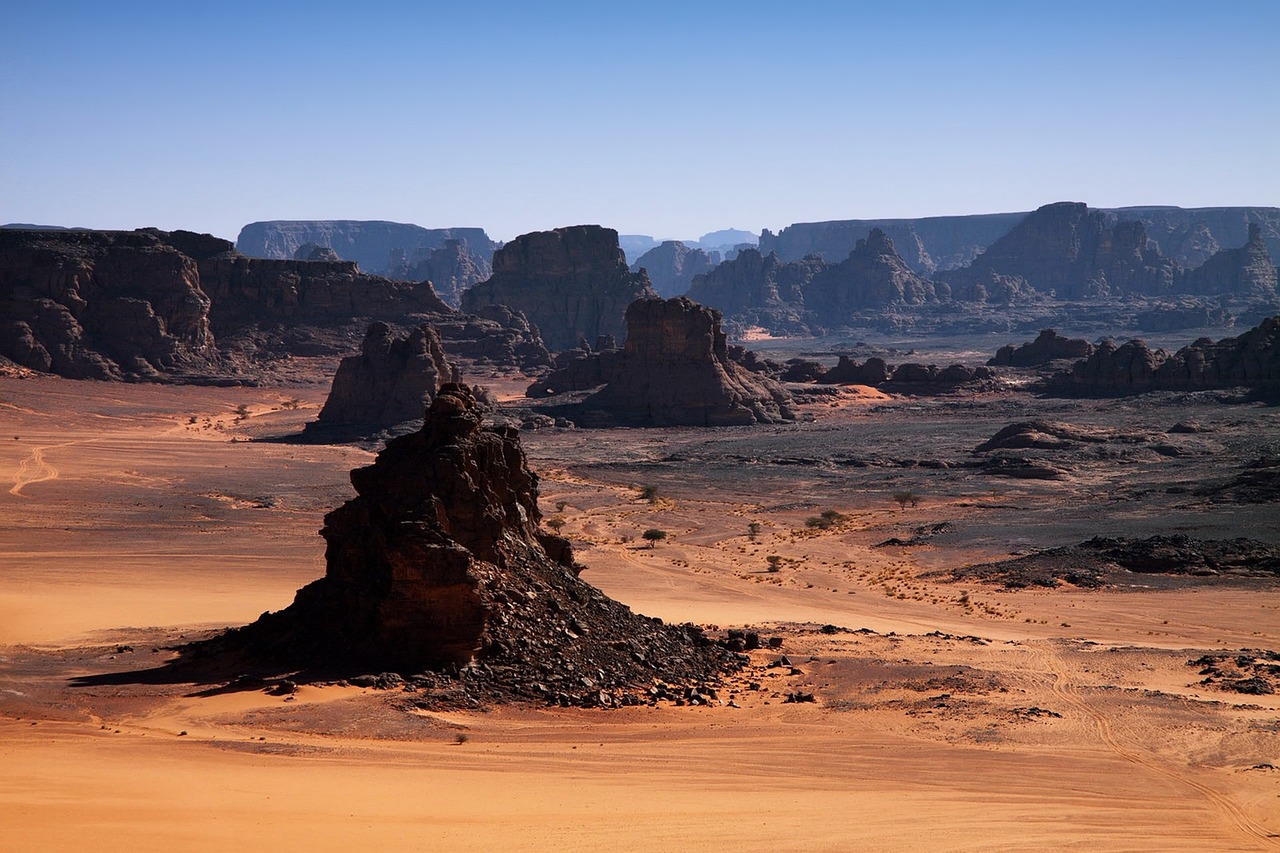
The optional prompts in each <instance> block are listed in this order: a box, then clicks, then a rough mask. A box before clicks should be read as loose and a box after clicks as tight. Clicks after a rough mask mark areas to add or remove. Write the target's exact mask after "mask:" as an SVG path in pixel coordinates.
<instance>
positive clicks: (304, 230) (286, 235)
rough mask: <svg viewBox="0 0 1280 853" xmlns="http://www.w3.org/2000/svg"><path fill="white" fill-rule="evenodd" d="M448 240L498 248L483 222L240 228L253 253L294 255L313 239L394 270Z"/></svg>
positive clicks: (377, 269)
mask: <svg viewBox="0 0 1280 853" xmlns="http://www.w3.org/2000/svg"><path fill="white" fill-rule="evenodd" d="M447 240H465V241H466V242H467V245H468V246H469V247H470V249H471V251H472V252H473V253H474V254H475V255H476V256H478V257H480V258H483V259H484V260H485V261H488V259H489V257H490V256H491V255H492V254H493V250H494V249H496V248H497V244H495V243H494V242H493V241H492V240H490V239H489V235H487V234H485V233H484V229H483V228H422V227H420V226H418V225H410V224H407V223H402V222H380V221H364V220H352V219H334V220H297V221H283V220H282V221H272V222H252V223H250V224H248V225H246V226H244V228H242V229H240V236H239V237H238V238H237V240H236V248H237V249H238V250H239V251H240V252H241V254H244V255H248V256H249V257H251V258H275V259H288V258H295V257H297V254H296V253H297V251H298V249H299V248H300V247H302V246H304V245H306V244H308V243H310V244H314V245H316V246H323V247H327V248H329V249H332V250H333V251H334V252H335V253H336V254H337V256H338V257H339V258H342V259H343V260H347V261H355V262H356V263H357V264H359V265H360V269H362V270H364V271H365V272H367V273H370V274H373V275H391V274H392V273H393V266H394V265H395V264H396V263H397V261H400V262H403V260H404V259H405V258H412V257H414V255H415V253H424V252H430V251H431V250H432V249H436V248H440V247H442V246H444V245H445V242H446V241H447ZM301 260H309V259H307V258H303V259H301Z"/></svg>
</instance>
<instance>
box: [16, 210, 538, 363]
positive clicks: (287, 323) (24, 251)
mask: <svg viewBox="0 0 1280 853" xmlns="http://www.w3.org/2000/svg"><path fill="white" fill-rule="evenodd" d="M0 305H2V306H3V309H4V310H3V317H4V318H5V319H4V321H3V325H0V356H3V357H5V358H8V359H10V360H12V361H14V362H16V363H18V364H20V365H22V366H24V367H29V368H31V369H34V370H38V371H42V372H51V373H57V374H59V375H62V376H67V377H71V378H92V379H122V378H123V379H170V380H174V379H176V380H179V381H205V380H207V379H210V378H213V377H214V376H215V375H216V376H219V377H222V378H224V379H225V378H228V377H229V376H232V375H234V376H239V377H241V379H247V378H252V377H253V376H254V375H255V374H256V373H257V372H259V371H260V370H262V369H269V368H270V366H271V364H273V363H274V362H275V361H277V360H279V359H283V358H287V357H289V356H292V355H329V354H334V353H337V352H341V351H342V350H343V349H345V348H346V347H347V346H349V343H348V341H349V340H350V336H351V334H360V332H358V331H355V330H356V329H359V330H361V331H362V330H363V329H364V328H365V327H366V326H367V324H368V323H369V321H371V320H380V321H383V322H387V323H392V324H401V325H417V323H419V322H422V320H423V319H427V320H429V321H430V322H431V324H432V325H433V326H434V327H435V328H436V330H437V331H438V332H439V333H440V335H441V337H442V338H443V339H444V340H445V348H446V350H449V351H450V352H451V353H453V355H454V356H455V357H464V358H474V359H484V360H489V361H493V362H495V363H497V362H500V363H504V364H508V365H511V366H517V365H518V366H521V367H524V368H526V369H534V368H536V367H538V366H541V365H545V364H548V363H549V361H550V357H549V355H548V354H547V352H546V349H545V347H543V346H542V343H541V341H540V340H539V339H538V338H537V335H536V333H534V331H533V330H532V329H531V328H530V327H529V325H528V323H527V322H525V321H524V320H523V319H522V318H520V317H519V316H518V315H513V314H511V313H510V312H502V311H496V312H491V313H493V315H494V316H492V317H487V318H481V317H475V316H467V315H463V314H459V313H458V312H457V311H455V310H453V309H451V308H450V307H449V306H448V305H446V304H445V303H444V302H443V301H441V300H440V298H439V297H438V296H437V295H436V294H435V291H434V290H433V289H432V288H431V285H430V284H429V283H428V282H418V283H412V282H403V281H393V280H390V279H387V278H382V277H379V276H369V275H364V274H363V273H361V272H360V271H359V270H358V269H357V267H356V264H354V263H351V262H349V261H326V260H263V259H257V258H247V257H245V256H244V255H241V254H240V253H238V252H237V251H236V250H235V249H234V248H233V247H232V245H231V244H230V243H229V242H227V241H226V240H220V239H218V238H216V237H211V236H209V235H207V234H195V233H192V232H189V231H174V232H163V231H156V230H154V229H144V230H140V231H132V232H119V231H16V230H6V231H0ZM414 318H418V319H417V320H415V319H414Z"/></svg>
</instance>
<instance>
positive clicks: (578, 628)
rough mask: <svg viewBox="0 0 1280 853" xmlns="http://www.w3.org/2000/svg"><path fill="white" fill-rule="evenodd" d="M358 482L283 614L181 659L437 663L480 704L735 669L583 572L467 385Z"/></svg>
mask: <svg viewBox="0 0 1280 853" xmlns="http://www.w3.org/2000/svg"><path fill="white" fill-rule="evenodd" d="M351 482H352V485H354V486H355V489H356V492H357V497H355V498H353V499H352V500H350V501H348V502H347V503H346V504H344V505H343V506H342V507H340V508H338V509H336V510H334V511H333V512H331V513H329V514H328V515H327V516H326V517H325V526H324V529H323V530H322V531H321V533H322V535H323V536H324V538H325V541H326V543H327V548H326V551H325V561H326V571H325V576H324V577H323V578H321V579H319V580H317V581H315V582H313V583H311V584H309V585H307V586H306V587H304V588H302V589H301V590H299V591H298V594H297V597H296V598H295V599H294V602H293V604H291V605H290V606H289V607H287V608H286V609H284V610H282V611H279V612H276V613H267V614H264V615H263V616H262V617H261V618H260V619H258V621H256V622H254V623H253V624H251V625H248V626H246V627H244V628H240V629H233V630H231V631H229V632H227V633H225V634H223V635H222V636H220V637H218V638H215V639H214V640H211V641H207V642H205V643H202V644H198V645H196V646H192V647H188V648H187V649H186V650H185V653H184V662H186V661H191V660H194V659H199V658H205V659H207V658H209V657H215V658H218V659H221V660H223V661H227V662H228V663H230V662H235V665H239V664H240V662H248V664H249V665H251V666H253V667H257V668H266V667H272V668H275V669H288V670H291V671H292V670H297V669H302V670H303V676H304V677H305V675H306V673H307V672H329V673H334V672H339V673H340V672H346V673H349V674H351V675H356V674H359V673H368V672H391V673H424V672H429V671H434V672H437V673H443V674H445V675H453V676H456V677H457V679H458V681H457V683H458V684H459V685H460V686H461V687H462V689H464V690H465V691H466V693H467V695H468V696H470V697H472V698H478V699H479V700H481V701H500V700H504V699H525V700H530V699H532V700H538V701H543V702H545V701H548V700H550V701H560V702H562V703H564V704H605V703H604V702H601V700H600V696H601V693H602V692H605V693H606V695H607V696H608V697H609V698H608V699H607V702H608V703H614V702H615V698H614V694H616V692H618V691H623V692H627V693H628V696H634V692H635V691H639V690H641V689H642V688H647V687H649V686H651V685H652V684H653V683H654V681H655V680H657V679H660V680H662V681H664V682H668V683H676V684H680V683H685V684H693V683H697V682H701V681H702V680H705V679H709V678H714V677H715V676H716V675H718V674H719V673H721V672H723V671H725V670H728V669H733V668H736V667H737V666H738V665H739V664H738V662H737V658H736V657H734V656H733V655H731V654H730V653H729V652H727V651H726V650H724V649H722V648H720V647H719V646H717V645H714V644H712V643H711V642H710V641H709V640H708V639H707V638H706V637H704V636H703V635H702V632H701V631H700V630H697V629H694V628H692V627H685V628H679V627H674V626H668V625H664V624H662V623H661V622H660V621H659V620H650V619H646V618H644V617H642V616H638V615H636V614H634V613H632V612H631V611H630V610H629V609H628V608H627V607H625V606H624V605H622V604H619V603H618V602H616V601H613V600H612V599H610V598H608V597H606V596H605V595H604V594H603V593H601V592H600V591H599V590H597V589H595V588H594V587H592V586H590V585H589V584H587V583H585V582H584V581H582V580H581V579H580V578H579V577H578V572H579V569H580V567H579V566H577V565H576V564H575V563H574V560H573V552H572V549H571V547H570V545H569V542H568V541H567V540H565V539H561V538H560V537H558V536H554V535H552V534H550V533H547V532H545V531H543V530H542V529H541V528H540V526H539V522H540V520H541V513H540V512H539V510H538V503H537V496H538V493H537V484H538V478H537V476H536V475H535V474H534V473H533V472H532V471H530V470H529V468H528V465H527V463H526V460H525V455H524V452H523V450H522V448H521V445H520V437H519V433H518V432H517V431H516V430H515V429H514V428H511V427H485V426H484V425H483V424H482V413H481V410H480V407H479V405H478V404H477V402H476V400H475V397H474V395H473V394H472V393H471V390H470V389H469V388H467V387H466V386H464V385H452V384H451V385H446V386H444V387H443V388H441V389H440V392H439V394H437V396H436V397H435V399H434V400H433V401H432V403H431V407H430V409H428V411H427V415H426V418H425V420H424V422H423V425H422V429H420V430H419V431H417V432H415V433H412V434H410V435H406V436H402V437H400V438H397V439H393V440H392V441H390V442H388V444H387V446H386V448H385V449H384V450H383V451H382V452H381V453H380V454H379V455H378V457H377V459H376V460H375V461H374V463H373V465H371V466H369V467H366V468H359V469H356V470H355V471H353V472H352V474H351ZM291 677H293V676H291ZM294 680H300V679H299V677H294ZM428 680H430V679H428ZM630 701H632V699H630V698H629V699H628V700H626V702H622V703H623V704H626V703H629V702H630Z"/></svg>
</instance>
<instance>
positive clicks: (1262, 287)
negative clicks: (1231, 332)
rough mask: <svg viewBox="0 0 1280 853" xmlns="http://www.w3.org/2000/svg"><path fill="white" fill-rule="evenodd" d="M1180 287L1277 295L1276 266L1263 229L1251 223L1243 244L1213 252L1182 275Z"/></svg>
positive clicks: (1203, 293)
mask: <svg viewBox="0 0 1280 853" xmlns="http://www.w3.org/2000/svg"><path fill="white" fill-rule="evenodd" d="M1177 289H1178V290H1179V291H1181V292H1183V293H1194V294H1197V295H1201V296H1221V295H1231V296H1245V297H1252V298H1263V299H1265V298H1270V297H1274V296H1275V295H1276V268H1275V266H1274V265H1273V264H1272V262H1271V255H1270V253H1269V252H1268V251H1267V244H1266V241H1265V240H1263V239H1262V229H1261V228H1260V227H1259V226H1258V224H1257V223H1250V224H1249V238H1248V240H1247V241H1246V242H1245V244H1244V245H1243V246H1241V247H1240V248H1238V249H1222V250H1221V251H1218V252H1216V253H1214V255H1213V256H1212V257H1210V258H1209V259H1208V260H1206V261H1205V262H1204V264H1203V265H1201V266H1200V267H1197V268H1196V269H1193V270H1191V271H1190V272H1188V273H1186V274H1185V275H1184V276H1182V278H1181V279H1180V280H1179V282H1178V286H1177Z"/></svg>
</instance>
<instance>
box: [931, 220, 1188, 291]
mask: <svg viewBox="0 0 1280 853" xmlns="http://www.w3.org/2000/svg"><path fill="white" fill-rule="evenodd" d="M1178 271H1179V268H1178V265H1177V264H1176V263H1175V262H1174V261H1172V260H1170V259H1168V258H1165V257H1163V256H1161V254H1160V252H1159V250H1158V249H1156V248H1155V247H1154V246H1152V245H1150V244H1149V243H1148V240H1147V236H1146V230H1145V228H1144V227H1143V225H1142V223H1140V222H1133V221H1120V222H1112V221H1111V220H1109V219H1108V217H1107V215H1106V214H1104V213H1103V212H1101V211H1097V210H1089V209H1088V207H1086V205H1084V204H1083V203H1081V202H1057V203H1055V204H1048V205H1045V206H1044V207H1041V208H1040V209H1038V210H1037V211H1035V212H1034V213H1032V214H1029V215H1028V216H1027V217H1026V218H1025V219H1023V220H1022V221H1021V222H1019V223H1018V224H1017V225H1015V226H1014V227H1013V229H1012V230H1011V231H1009V233H1008V234H1006V235H1005V236H1003V237H1001V238H1000V239H999V240H996V241H995V242H994V243H992V244H991V245H990V246H989V247H988V248H987V250H986V251H985V252H983V253H982V254H981V255H979V256H978V257H977V258H975V259H974V261H973V263H972V264H970V265H969V266H968V267H965V268H963V269H957V270H951V271H948V272H944V273H939V274H938V277H937V278H938V280H939V281H940V282H943V283H945V284H947V285H948V286H949V287H950V288H951V293H952V296H953V297H954V298H957V299H969V298H973V294H974V289H975V288H985V289H987V290H988V291H989V290H990V289H991V287H992V286H993V283H996V284H999V285H1000V286H1008V285H1009V282H1010V280H1021V281H1022V282H1025V283H1026V285H1027V286H1028V287H1030V288H1032V289H1034V290H1035V291H1036V292H1037V293H1039V294H1044V295H1049V294H1052V295H1056V296H1057V297H1058V298H1060V299H1085V298H1092V297H1100V296H1122V295H1125V294H1146V295H1159V294H1164V293H1168V292H1170V291H1171V290H1172V288H1173V285H1174V281H1175V278H1176V276H1177V274H1178Z"/></svg>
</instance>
